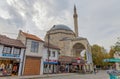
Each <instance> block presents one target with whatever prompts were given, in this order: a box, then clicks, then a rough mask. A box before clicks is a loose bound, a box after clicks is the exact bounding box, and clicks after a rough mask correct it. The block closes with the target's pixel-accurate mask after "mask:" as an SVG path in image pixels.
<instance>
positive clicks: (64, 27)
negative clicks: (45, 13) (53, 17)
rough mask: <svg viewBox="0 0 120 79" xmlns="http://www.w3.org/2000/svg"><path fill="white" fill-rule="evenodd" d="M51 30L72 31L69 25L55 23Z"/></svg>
mask: <svg viewBox="0 0 120 79" xmlns="http://www.w3.org/2000/svg"><path fill="white" fill-rule="evenodd" d="M50 30H68V31H72V30H71V29H70V28H69V27H68V26H66V25H63V24H58V25H54V26H53V27H52V28H51V29H50Z"/></svg>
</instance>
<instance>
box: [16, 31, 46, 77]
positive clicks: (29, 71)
mask: <svg viewBox="0 0 120 79" xmlns="http://www.w3.org/2000/svg"><path fill="white" fill-rule="evenodd" d="M17 39H19V40H21V41H22V43H23V44H24V45H25V46H26V51H25V54H24V55H23V56H24V64H23V70H22V71H23V72H22V75H40V74H43V68H42V67H43V62H42V54H43V52H42V50H43V48H44V47H43V45H44V41H43V40H41V39H40V38H39V37H37V36H36V35H32V34H29V33H25V32H22V31H21V30H20V32H19V34H18V38H17Z"/></svg>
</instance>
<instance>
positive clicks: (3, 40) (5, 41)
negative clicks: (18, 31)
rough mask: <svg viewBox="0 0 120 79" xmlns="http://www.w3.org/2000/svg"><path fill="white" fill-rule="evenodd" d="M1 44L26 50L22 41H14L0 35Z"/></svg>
mask: <svg viewBox="0 0 120 79" xmlns="http://www.w3.org/2000/svg"><path fill="white" fill-rule="evenodd" d="M0 44H2V45H8V46H15V47H21V48H25V46H24V44H23V43H22V42H21V41H20V40H16V39H12V38H9V37H7V36H5V35H0Z"/></svg>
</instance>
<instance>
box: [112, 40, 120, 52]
mask: <svg viewBox="0 0 120 79" xmlns="http://www.w3.org/2000/svg"><path fill="white" fill-rule="evenodd" d="M113 48H114V50H115V52H120V38H118V41H117V42H116V43H115V45H114V46H113Z"/></svg>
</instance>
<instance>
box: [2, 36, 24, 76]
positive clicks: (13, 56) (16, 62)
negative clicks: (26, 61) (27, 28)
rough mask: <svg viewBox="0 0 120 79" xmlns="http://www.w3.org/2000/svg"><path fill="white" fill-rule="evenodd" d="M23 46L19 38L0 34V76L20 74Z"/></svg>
mask: <svg viewBox="0 0 120 79" xmlns="http://www.w3.org/2000/svg"><path fill="white" fill-rule="evenodd" d="M25 48H26V47H25V46H24V44H23V43H22V42H21V41H20V40H16V39H11V38H9V37H7V36H4V35H0V76H7V75H9V76H12V75H18V76H20V75H21V73H22V71H21V70H22V68H23V55H24V53H25Z"/></svg>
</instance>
